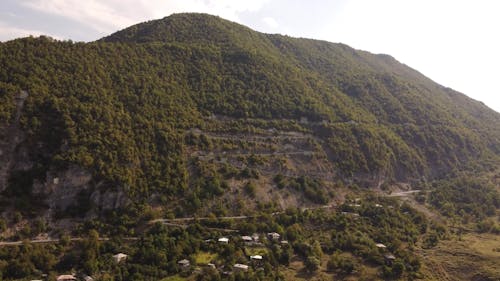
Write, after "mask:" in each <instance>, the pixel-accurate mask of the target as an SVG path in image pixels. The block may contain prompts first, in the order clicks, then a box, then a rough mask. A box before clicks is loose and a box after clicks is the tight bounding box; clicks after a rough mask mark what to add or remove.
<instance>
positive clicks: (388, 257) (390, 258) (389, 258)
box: [384, 254, 396, 265]
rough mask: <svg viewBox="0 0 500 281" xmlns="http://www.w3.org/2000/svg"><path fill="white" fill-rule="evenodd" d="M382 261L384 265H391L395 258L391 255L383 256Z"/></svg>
mask: <svg viewBox="0 0 500 281" xmlns="http://www.w3.org/2000/svg"><path fill="white" fill-rule="evenodd" d="M384 259H385V263H386V264H388V265H391V264H392V263H393V262H394V260H395V259H396V257H395V256H394V255H393V254H385V255H384Z"/></svg>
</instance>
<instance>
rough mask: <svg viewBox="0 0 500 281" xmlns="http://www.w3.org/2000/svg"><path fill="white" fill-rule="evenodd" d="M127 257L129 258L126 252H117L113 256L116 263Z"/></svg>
mask: <svg viewBox="0 0 500 281" xmlns="http://www.w3.org/2000/svg"><path fill="white" fill-rule="evenodd" d="M127 258H128V255H126V254H124V253H118V254H116V255H114V256H113V260H114V261H115V262H116V263H120V262H122V261H125V260H126V259H127Z"/></svg>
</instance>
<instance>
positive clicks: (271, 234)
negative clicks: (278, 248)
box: [267, 232, 281, 240]
mask: <svg viewBox="0 0 500 281" xmlns="http://www.w3.org/2000/svg"><path fill="white" fill-rule="evenodd" d="M267 237H269V239H271V240H279V239H280V237H281V235H279V233H276V232H269V233H268V234H267Z"/></svg>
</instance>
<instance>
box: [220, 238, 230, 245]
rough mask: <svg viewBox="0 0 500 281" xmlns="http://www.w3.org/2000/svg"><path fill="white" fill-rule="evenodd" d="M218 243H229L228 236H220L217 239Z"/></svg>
mask: <svg viewBox="0 0 500 281" xmlns="http://www.w3.org/2000/svg"><path fill="white" fill-rule="evenodd" d="M217 241H218V242H219V243H224V244H227V243H229V238H227V237H221V238H219V240H217Z"/></svg>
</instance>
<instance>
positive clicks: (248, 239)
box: [241, 235, 253, 243]
mask: <svg viewBox="0 0 500 281" xmlns="http://www.w3.org/2000/svg"><path fill="white" fill-rule="evenodd" d="M241 239H242V240H243V241H244V242H246V243H248V242H253V239H252V237H250V236H246V235H244V236H241Z"/></svg>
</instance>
